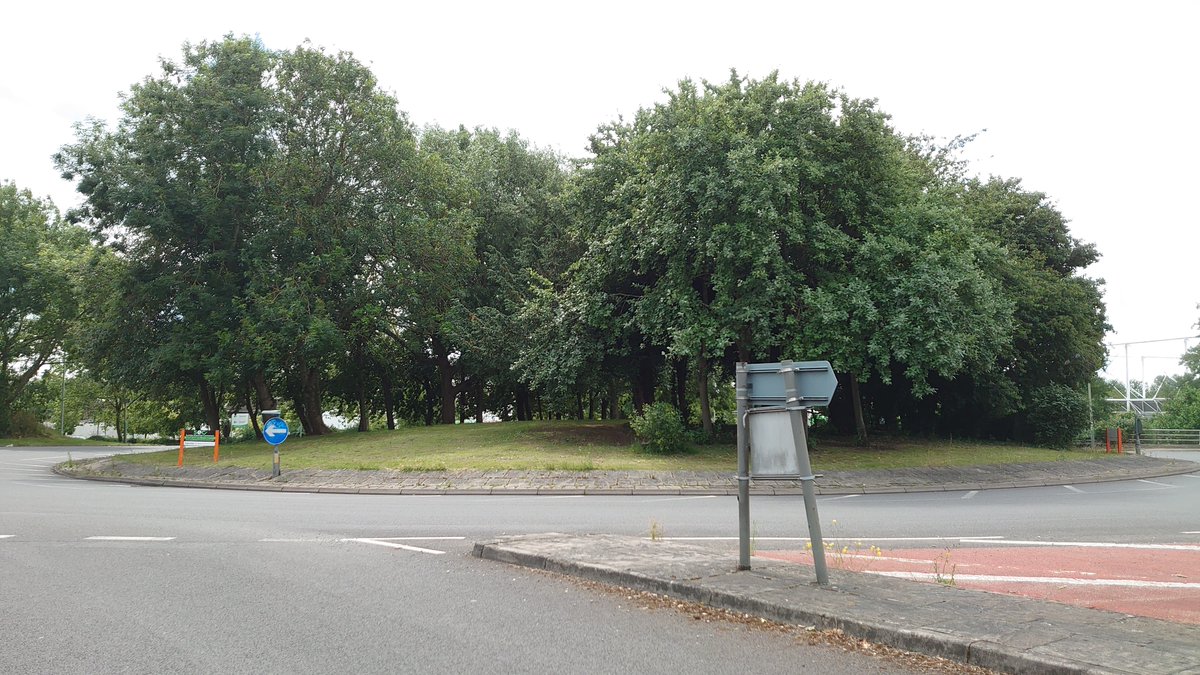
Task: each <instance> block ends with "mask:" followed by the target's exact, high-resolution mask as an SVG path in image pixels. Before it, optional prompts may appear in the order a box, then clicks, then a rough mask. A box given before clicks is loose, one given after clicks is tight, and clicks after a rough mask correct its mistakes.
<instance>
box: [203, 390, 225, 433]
mask: <svg viewBox="0 0 1200 675" xmlns="http://www.w3.org/2000/svg"><path fill="white" fill-rule="evenodd" d="M200 403H201V405H203V406H204V422H205V424H207V425H208V428H209V430H211V431H216V430H217V429H220V428H221V411H220V409H218V407H217V395H216V392H214V391H213V388H212V387H211V386H209V384H208V381H207V380H205V379H204V378H203V377H202V378H200Z"/></svg>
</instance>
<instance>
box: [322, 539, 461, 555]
mask: <svg viewBox="0 0 1200 675" xmlns="http://www.w3.org/2000/svg"><path fill="white" fill-rule="evenodd" d="M342 541H353V542H358V543H360V544H374V545H376V546H387V547H388V548H401V549H404V550H405V551H415V552H417V553H429V554H431V555H442V554H444V553H445V551H439V550H437V549H432V548H421V547H420V546H408V545H406V544H397V543H395V542H391V541H383V540H382V539H365V538H359V539H343V540H342Z"/></svg>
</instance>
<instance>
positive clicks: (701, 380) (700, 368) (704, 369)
mask: <svg viewBox="0 0 1200 675" xmlns="http://www.w3.org/2000/svg"><path fill="white" fill-rule="evenodd" d="M696 394H697V396H699V397H700V426H701V427H703V429H704V435H705V436H710V437H711V436H712V435H713V421H712V402H711V401H709V400H708V357H707V356H705V355H704V353H703V352H701V353H700V354H699V355H697V356H696Z"/></svg>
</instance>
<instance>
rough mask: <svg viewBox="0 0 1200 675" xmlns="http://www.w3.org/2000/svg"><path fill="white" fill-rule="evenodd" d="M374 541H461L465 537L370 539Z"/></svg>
mask: <svg viewBox="0 0 1200 675" xmlns="http://www.w3.org/2000/svg"><path fill="white" fill-rule="evenodd" d="M371 539H374V540H375V541H462V540H463V539H466V537H371Z"/></svg>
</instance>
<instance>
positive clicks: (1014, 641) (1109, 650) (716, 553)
mask: <svg viewBox="0 0 1200 675" xmlns="http://www.w3.org/2000/svg"><path fill="white" fill-rule="evenodd" d="M474 552H475V555H476V556H478V557H480V558H484V559H488V560H497V561H501V562H506V563H510V564H516V565H522V566H526V567H532V568H535V569H542V570H547V571H551V572H557V573H561V574H566V575H571V576H577V577H581V578H586V579H590V580H593V581H600V582H604V583H608V584H612V585H616V586H621V587H627V588H633V589H636V590H643V591H650V592H654V593H665V594H668V595H671V596H673V597H676V598H680V599H683V600H688V601H692V602H699V603H701V604H705V605H709V606H713V607H717V608H721V609H727V610H731V611H735V612H740V613H746V614H751V615H755V616H760V617H763V618H766V619H769V620H773V621H780V622H784V623H795V624H800V625H805V626H814V627H817V628H821V629H831V628H837V629H841V630H842V631H844V632H846V633H847V634H849V635H851V636H854V637H859V638H862V639H865V640H869V641H872V642H876V643H880V644H885V645H888V646H892V647H896V648H899V649H904V650H907V651H912V652H918V653H923V654H929V655H932V656H941V657H945V658H951V659H955V660H957V661H960V662H963V663H969V664H974V665H979V666H982V667H986V668H991V669H993V670H999V671H1002V672H1010V673H1055V674H1059V673H1097V674H1100V673H1105V674H1108V673H1113V674H1117V673H1119V674H1132V673H1138V674H1148V673H1154V674H1158V673H1200V626H1191V625H1181V624H1176V623H1170V622H1166V621H1157V620H1154V619H1146V618H1142V617H1131V616H1128V615H1124V614H1119V613H1114V612H1105V611H1099V610H1090V609H1083V608H1078V607H1071V606H1066V605H1058V604H1055V603H1050V602H1044V601H1039V600H1030V599H1026V598H1018V597H1010V596H1004V595H993V594H988V593H985V592H983V591H974V590H970V589H963V588H957V587H951V586H945V585H942V584H933V583H918V582H913V581H907V580H903V579H894V578H889V577H881V576H877V575H871V574H864V573H855V572H847V571H843V570H830V582H831V583H830V586H828V587H824V588H823V587H820V586H818V585H817V584H816V583H815V580H814V578H813V576H812V570H811V568H808V567H803V566H799V565H794V564H788V563H784V562H780V561H774V560H769V559H762V558H757V557H756V558H754V559H753V560H752V569H751V570H746V571H741V572H738V571H735V569H734V568H735V567H736V563H737V560H736V554H730V553H729V552H727V551H721V550H717V549H713V548H707V547H702V546H697V545H693V544H687V543H684V542H677V541H661V540H660V541H651V540H648V539H642V538H637V537H623V536H616V535H564V534H553V533H551V534H541V535H526V536H520V537H509V538H504V539H498V540H495V541H489V542H479V543H476V544H475V547H474Z"/></svg>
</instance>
